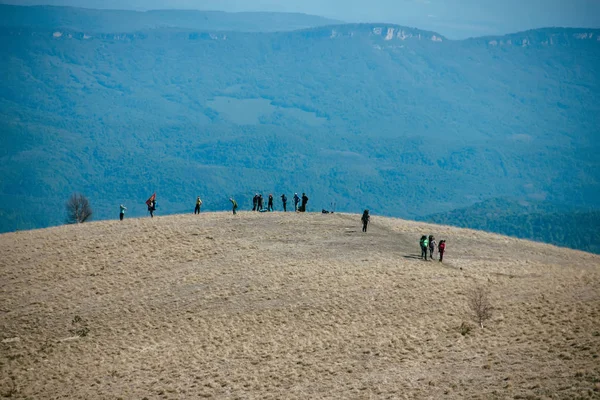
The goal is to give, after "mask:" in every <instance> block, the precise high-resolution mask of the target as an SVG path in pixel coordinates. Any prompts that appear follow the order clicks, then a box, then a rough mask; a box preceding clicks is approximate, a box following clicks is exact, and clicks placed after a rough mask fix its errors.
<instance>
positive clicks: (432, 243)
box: [429, 235, 436, 260]
mask: <svg viewBox="0 0 600 400" xmlns="http://www.w3.org/2000/svg"><path fill="white" fill-rule="evenodd" d="M435 248H436V242H435V238H434V237H433V235H429V258H430V259H432V260H433V252H434V251H435Z"/></svg>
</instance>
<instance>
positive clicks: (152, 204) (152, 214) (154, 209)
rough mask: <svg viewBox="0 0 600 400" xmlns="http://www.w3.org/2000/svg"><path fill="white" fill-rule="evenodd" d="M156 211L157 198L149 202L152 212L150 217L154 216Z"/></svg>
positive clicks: (149, 209)
mask: <svg viewBox="0 0 600 400" xmlns="http://www.w3.org/2000/svg"><path fill="white" fill-rule="evenodd" d="M154 211H156V200H151V201H150V203H148V212H149V213H150V218H154Z"/></svg>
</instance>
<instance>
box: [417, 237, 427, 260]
mask: <svg viewBox="0 0 600 400" xmlns="http://www.w3.org/2000/svg"><path fill="white" fill-rule="evenodd" d="M419 244H420V245H421V258H423V259H425V261H427V250H428V249H427V247H428V245H429V240H428V239H427V235H423V236H421V240H420V241H419Z"/></svg>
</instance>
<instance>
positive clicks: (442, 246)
mask: <svg viewBox="0 0 600 400" xmlns="http://www.w3.org/2000/svg"><path fill="white" fill-rule="evenodd" d="M444 251H446V241H445V240H440V244H439V245H438V252H439V253H440V262H442V260H443V259H444Z"/></svg>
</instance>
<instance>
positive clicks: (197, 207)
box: [194, 196, 202, 215]
mask: <svg viewBox="0 0 600 400" xmlns="http://www.w3.org/2000/svg"><path fill="white" fill-rule="evenodd" d="M201 205H202V200H201V199H200V196H198V198H197V199H196V208H194V215H196V214H200V206H201Z"/></svg>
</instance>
